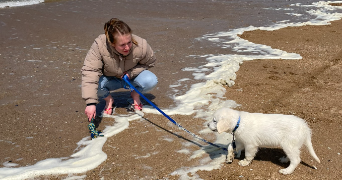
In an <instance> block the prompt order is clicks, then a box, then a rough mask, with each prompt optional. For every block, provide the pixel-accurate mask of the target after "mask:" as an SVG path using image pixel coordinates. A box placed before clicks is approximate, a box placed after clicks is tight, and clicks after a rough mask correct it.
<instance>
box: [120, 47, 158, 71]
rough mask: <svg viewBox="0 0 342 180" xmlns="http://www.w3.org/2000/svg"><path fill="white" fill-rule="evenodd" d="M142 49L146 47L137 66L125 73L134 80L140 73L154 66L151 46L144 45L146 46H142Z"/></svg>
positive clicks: (154, 59)
mask: <svg viewBox="0 0 342 180" xmlns="http://www.w3.org/2000/svg"><path fill="white" fill-rule="evenodd" d="M145 43H146V41H145ZM143 47H146V53H144V56H143V57H142V58H141V60H140V61H139V62H138V64H137V65H136V66H135V67H134V68H132V69H130V70H128V71H127V73H128V74H129V76H130V77H131V78H135V77H136V76H138V75H139V74H140V73H141V72H142V71H144V70H147V69H149V68H151V67H154V66H155V63H156V60H157V59H156V57H155V56H154V53H153V50H152V48H151V46H150V45H149V44H147V43H146V46H143Z"/></svg>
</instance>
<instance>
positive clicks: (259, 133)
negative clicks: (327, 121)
mask: <svg viewBox="0 0 342 180" xmlns="http://www.w3.org/2000/svg"><path fill="white" fill-rule="evenodd" d="M239 120H240V121H239ZM238 121H239V123H238ZM208 127H209V128H210V129H211V130H212V131H217V132H218V133H222V132H227V133H234V136H235V140H236V142H235V143H236V152H237V153H239V152H241V150H243V149H245V159H243V160H241V161H239V165H241V166H247V165H249V164H250V163H251V162H252V160H253V159H254V157H255V155H256V153H257V151H258V148H259V147H263V148H282V149H283V150H284V152H285V154H286V155H287V158H286V159H281V161H282V162H286V161H285V160H287V161H288V160H289V161H290V165H289V166H288V167H287V168H286V169H281V170H279V172H280V173H282V174H291V173H292V172H293V171H294V170H295V168H296V167H297V166H298V164H299V163H300V162H301V160H300V148H301V147H302V145H303V144H304V145H305V146H306V147H307V148H308V150H309V152H310V154H311V156H312V157H313V158H314V159H315V160H316V161H317V162H319V163H320V160H319V158H318V157H317V155H316V153H315V151H314V149H313V147H312V143H311V130H310V128H309V126H308V125H307V124H306V122H305V121H304V120H303V119H301V118H299V117H296V116H293V115H284V114H262V113H248V112H243V111H236V110H233V109H230V108H222V109H219V110H217V111H216V112H215V114H214V118H213V120H212V121H211V122H209V123H208ZM234 129H235V131H234V132H233V130H234ZM233 158H234V153H233V148H232V146H231V144H230V145H229V146H228V155H227V160H226V162H231V161H232V160H233Z"/></svg>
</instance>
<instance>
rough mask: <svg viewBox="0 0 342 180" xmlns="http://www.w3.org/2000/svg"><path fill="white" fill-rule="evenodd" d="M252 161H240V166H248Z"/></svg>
mask: <svg viewBox="0 0 342 180" xmlns="http://www.w3.org/2000/svg"><path fill="white" fill-rule="evenodd" d="M251 162H252V161H249V160H247V159H244V160H241V161H239V165H240V166H248V165H249V164H250V163H251Z"/></svg>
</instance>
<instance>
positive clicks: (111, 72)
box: [82, 34, 156, 104]
mask: <svg viewBox="0 0 342 180" xmlns="http://www.w3.org/2000/svg"><path fill="white" fill-rule="evenodd" d="M132 38H133V39H134V40H135V41H136V42H137V43H138V45H135V44H133V46H132V48H131V52H130V54H129V55H127V56H122V55H121V54H119V53H118V52H117V51H116V50H115V48H113V47H112V46H111V45H109V44H108V42H107V40H106V35H105V34H101V35H100V36H98V37H97V38H96V39H95V41H94V43H93V44H92V46H91V48H90V50H89V51H88V53H87V56H86V58H85V60H84V64H83V67H82V98H83V99H84V100H85V102H86V104H92V103H98V97H97V89H98V82H99V78H100V77H101V76H102V75H105V76H115V77H117V78H121V76H122V75H123V73H124V72H127V73H128V74H129V76H130V78H131V79H132V78H134V77H136V76H138V75H139V73H141V72H142V71H143V70H145V69H149V68H151V67H153V66H154V65H155V61H156V58H155V56H154V54H153V50H152V49H151V47H150V45H149V44H147V42H146V40H145V39H143V38H140V37H138V36H136V35H132Z"/></svg>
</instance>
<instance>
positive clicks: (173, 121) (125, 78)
mask: <svg viewBox="0 0 342 180" xmlns="http://www.w3.org/2000/svg"><path fill="white" fill-rule="evenodd" d="M123 80H124V81H125V82H126V83H127V84H128V85H129V86H130V88H131V89H133V90H135V92H137V93H138V94H139V95H140V96H141V97H142V98H144V99H145V100H146V101H147V102H148V103H149V104H150V105H152V106H153V107H154V108H155V109H157V110H158V111H159V112H160V113H161V114H163V115H164V116H165V117H166V118H168V119H169V120H170V121H171V122H172V123H173V124H175V125H176V126H178V127H179V128H180V129H182V130H183V131H185V132H187V133H189V134H191V135H192V136H194V137H196V138H197V139H199V140H201V141H203V142H205V143H207V144H210V145H212V146H215V147H217V148H220V149H223V150H225V151H228V150H227V148H222V147H220V146H218V145H216V144H213V143H211V142H209V141H207V140H205V139H203V138H201V137H199V136H197V135H196V134H194V133H192V132H190V131H188V130H187V129H185V128H184V127H182V126H181V125H180V124H178V123H177V122H176V121H175V120H173V119H172V118H171V117H170V116H168V115H167V114H165V113H164V112H163V111H162V110H161V109H159V108H158V107H157V106H156V105H155V104H153V103H152V102H151V101H150V100H149V99H147V98H146V97H145V96H144V95H143V94H142V93H141V92H140V91H138V90H137V89H136V88H135V87H134V86H133V85H132V84H131V83H130V80H129V78H128V77H127V75H124V77H123Z"/></svg>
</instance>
